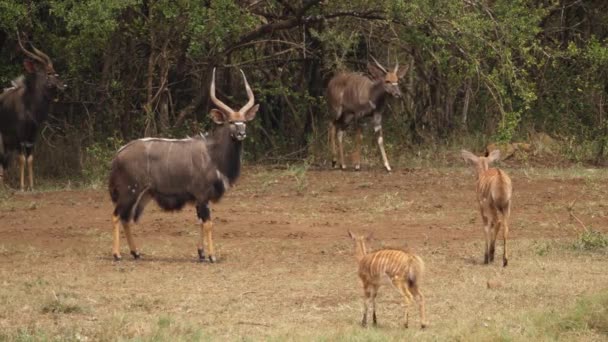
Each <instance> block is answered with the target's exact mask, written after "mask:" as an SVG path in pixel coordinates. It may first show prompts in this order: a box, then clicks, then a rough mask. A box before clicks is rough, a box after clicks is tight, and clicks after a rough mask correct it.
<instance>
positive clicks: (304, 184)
mask: <svg viewBox="0 0 608 342" xmlns="http://www.w3.org/2000/svg"><path fill="white" fill-rule="evenodd" d="M309 168H310V165H309V164H308V163H307V162H304V163H302V164H293V165H290V166H289V168H288V169H287V174H288V175H289V176H291V177H293V179H294V180H295V181H296V191H297V193H298V194H299V195H301V194H303V193H304V192H305V191H306V189H307V188H308V177H307V176H306V174H307V172H308V169H309Z"/></svg>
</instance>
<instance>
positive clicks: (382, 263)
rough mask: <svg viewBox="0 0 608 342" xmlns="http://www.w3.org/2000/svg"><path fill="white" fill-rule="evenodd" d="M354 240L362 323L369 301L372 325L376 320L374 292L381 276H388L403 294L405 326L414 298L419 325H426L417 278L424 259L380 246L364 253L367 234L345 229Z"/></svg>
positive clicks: (419, 277)
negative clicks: (418, 311) (359, 284)
mask: <svg viewBox="0 0 608 342" xmlns="http://www.w3.org/2000/svg"><path fill="white" fill-rule="evenodd" d="M348 235H349V236H350V237H351V239H353V240H354V241H355V256H356V257H357V261H358V262H359V278H360V279H361V284H362V285H363V294H364V298H363V319H362V320H361V325H362V326H364V327H365V326H367V312H368V309H369V306H370V303H371V306H372V320H373V324H374V325H376V324H377V320H376V295H377V294H378V288H379V287H380V285H381V282H382V278H384V277H386V278H388V279H389V280H390V281H391V283H392V284H393V285H394V286H395V288H396V289H397V290H398V291H399V292H400V293H401V295H402V296H403V302H404V304H405V322H404V324H405V327H406V328H407V327H408V308H409V305H410V302H411V301H412V299H415V300H416V302H417V303H418V305H419V308H420V325H421V327H422V328H426V326H427V325H428V323H427V321H426V318H425V310H424V296H423V295H422V292H420V287H419V285H420V280H421V278H422V274H423V272H424V262H423V261H422V259H421V258H420V257H419V256H417V255H415V254H412V253H408V252H405V251H402V250H399V249H382V250H378V251H375V252H371V253H367V246H366V242H367V241H370V240H371V234H369V235H357V234H353V233H352V232H350V231H349V232H348Z"/></svg>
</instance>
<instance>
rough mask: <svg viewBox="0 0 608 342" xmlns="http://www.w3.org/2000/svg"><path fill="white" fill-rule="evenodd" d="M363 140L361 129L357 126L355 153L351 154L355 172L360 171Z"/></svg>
mask: <svg viewBox="0 0 608 342" xmlns="http://www.w3.org/2000/svg"><path fill="white" fill-rule="evenodd" d="M362 139H363V132H362V131H361V127H360V126H359V125H357V132H356V133H355V151H354V153H353V163H354V164H355V171H359V170H361V140H362Z"/></svg>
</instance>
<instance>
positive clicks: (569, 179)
mask: <svg viewBox="0 0 608 342" xmlns="http://www.w3.org/2000/svg"><path fill="white" fill-rule="evenodd" d="M507 170H508V172H509V173H510V174H511V176H512V178H513V184H514V200H513V211H512V220H511V225H510V226H511V234H510V238H511V240H510V241H511V242H510V246H511V256H510V264H509V266H508V267H507V268H506V269H503V268H502V267H500V265H501V263H500V262H497V263H495V264H493V265H490V266H484V265H482V263H481V261H482V257H483V255H482V254H483V240H482V239H483V233H482V228H481V222H480V218H479V213H478V210H477V207H476V206H475V193H474V179H473V176H472V173H471V172H470V171H469V170H468V169H465V168H445V169H430V170H427V169H408V170H397V171H395V172H393V173H392V174H386V173H384V172H383V171H381V170H379V169H378V170H366V171H362V172H341V171H330V170H312V169H306V168H304V167H292V168H289V169H270V168H262V167H247V168H245V169H244V171H243V176H242V177H241V179H240V180H239V182H238V184H237V186H236V187H234V188H232V189H231V190H230V192H229V193H228V195H227V196H226V197H224V199H223V200H222V202H221V203H218V204H216V205H214V206H213V207H212V216H213V218H214V222H215V231H214V237H215V243H216V249H217V254H218V258H219V262H218V263H217V264H200V263H198V262H197V258H196V241H197V239H198V227H197V225H196V219H195V211H194V209H193V208H191V207H188V208H186V209H185V210H183V211H182V212H179V213H164V212H162V211H160V210H159V209H158V208H157V207H156V205H155V204H150V205H149V206H148V207H147V208H146V211H145V212H144V215H143V218H142V220H141V222H140V224H139V225H137V226H135V227H134V228H133V230H134V233H135V239H136V242H137V243H138V246H139V248H140V250H141V251H142V254H143V257H142V259H141V260H139V261H134V260H132V259H131V258H130V256H129V254H128V250H127V246H126V241H125V240H124V238H123V240H122V241H121V248H122V252H123V257H124V259H123V261H122V262H114V261H113V260H112V258H111V223H110V217H111V212H112V205H111V202H110V199H109V196H108V194H107V191H106V190H105V188H104V189H99V190H71V191H65V190H62V191H42V192H35V193H26V194H16V195H13V196H10V197H8V198H6V199H4V200H2V201H1V202H0V332H1V333H0V340H2V339H8V340H19V339H22V340H25V339H27V338H30V337H33V339H42V340H44V339H47V340H53V339H59V340H89V341H97V340H117V339H119V340H120V339H131V338H137V337H142V338H144V339H146V340H165V339H167V338H168V339H171V340H174V339H185V340H199V339H223V340H225V339H228V340H242V339H246V340H258V339H271V340H286V339H288V340H292V339H295V340H309V339H325V340H327V339H329V340H343V339H346V340H348V339H350V338H351V337H353V336H354V338H355V339H357V338H358V339H360V340H368V339H372V340H373V339H376V340H386V339H389V340H401V339H403V338H410V337H411V338H422V339H428V340H444V339H453V340H454V339H455V340H468V339H469V338H470V337H471V336H475V334H480V333H482V335H480V336H482V337H483V338H488V339H493V337H495V336H494V335H493V334H498V335H499V336H501V334H506V335H507V336H511V337H513V336H514V337H515V338H516V339H526V336H530V335H529V334H531V332H530V329H531V328H530V326H532V324H531V323H530V322H529V321H528V320H531V318H529V316H528V314H529V313H535V312H544V311H555V310H557V311H560V310H565V309H566V308H568V307H571V306H572V305H574V303H575V302H576V299H577V297H579V296H581V295H586V294H592V293H596V292H598V291H602V290H604V289H605V288H606V283H607V281H608V275H607V272H605V265H606V255H605V254H601V253H600V254H598V253H580V252H576V251H574V250H572V249H571V248H569V247H568V246H570V244H571V241H573V240H575V239H576V237H577V235H578V234H579V233H580V231H581V229H582V227H581V225H580V224H579V223H577V222H576V221H574V220H573V219H572V218H571V217H570V215H569V213H568V210H567V208H568V207H569V206H570V205H572V203H573V202H574V210H575V213H576V215H577V216H578V217H579V218H581V220H582V221H583V222H584V224H585V225H586V226H587V227H593V228H594V229H596V230H600V231H606V228H607V224H606V223H608V220H607V217H608V202H606V199H607V193H606V189H607V188H606V186H605V179H606V175H607V174H606V172H605V171H603V170H586V169H576V170H557V169H541V170H538V169H536V170H535V169H527V170H524V169H518V170H510V169H507ZM348 229H351V230H353V231H358V232H362V231H369V232H373V233H374V236H375V241H374V242H373V243H372V247H373V248H381V247H383V246H396V247H407V248H410V249H411V250H414V251H415V252H417V253H418V254H420V255H421V256H422V257H423V259H424V260H425V262H426V267H427V272H426V274H425V278H424V281H423V287H422V289H423V290H424V292H425V294H426V298H427V311H428V318H429V320H430V323H431V325H430V327H429V328H428V329H426V330H421V329H419V316H418V311H417V309H416V308H415V307H412V309H411V310H410V328H409V329H408V330H405V329H403V328H402V327H401V323H402V312H403V308H402V303H401V300H400V298H399V296H398V294H397V292H396V291H395V290H394V289H393V288H391V287H390V286H386V287H383V288H382V289H381V290H380V296H379V302H378V316H379V321H380V326H379V328H377V329H368V330H363V329H361V328H359V326H358V323H359V321H360V318H361V296H360V295H361V289H360V285H359V282H358V279H357V275H356V261H355V259H354V256H353V246H352V243H351V241H350V240H349V239H348V237H347V233H346V232H347V230H348ZM498 246H499V247H498V250H497V256H498V258H497V259H498V260H500V255H501V253H502V242H500V243H499V244H498ZM490 279H491V280H495V281H497V282H498V284H499V285H498V288H494V289H488V288H487V286H486V284H487V281H488V280H490ZM528 323H530V325H528ZM488 329H490V331H491V333H490V334H489V335H483V331H484V330H488ZM3 334H4V335H3ZM471 334H473V335H471ZM578 337H580V338H582V339H585V340H596V339H597V340H600V339H601V338H602V337H603V336H602V335H598V334H596V333H595V332H594V331H592V330H589V331H586V332H585V334H584V335H583V336H582V337H581V336H578Z"/></svg>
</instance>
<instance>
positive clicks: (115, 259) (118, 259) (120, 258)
mask: <svg viewBox="0 0 608 342" xmlns="http://www.w3.org/2000/svg"><path fill="white" fill-rule="evenodd" d="M112 256H114V261H120V260H122V257H121V256H120V254H112Z"/></svg>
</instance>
